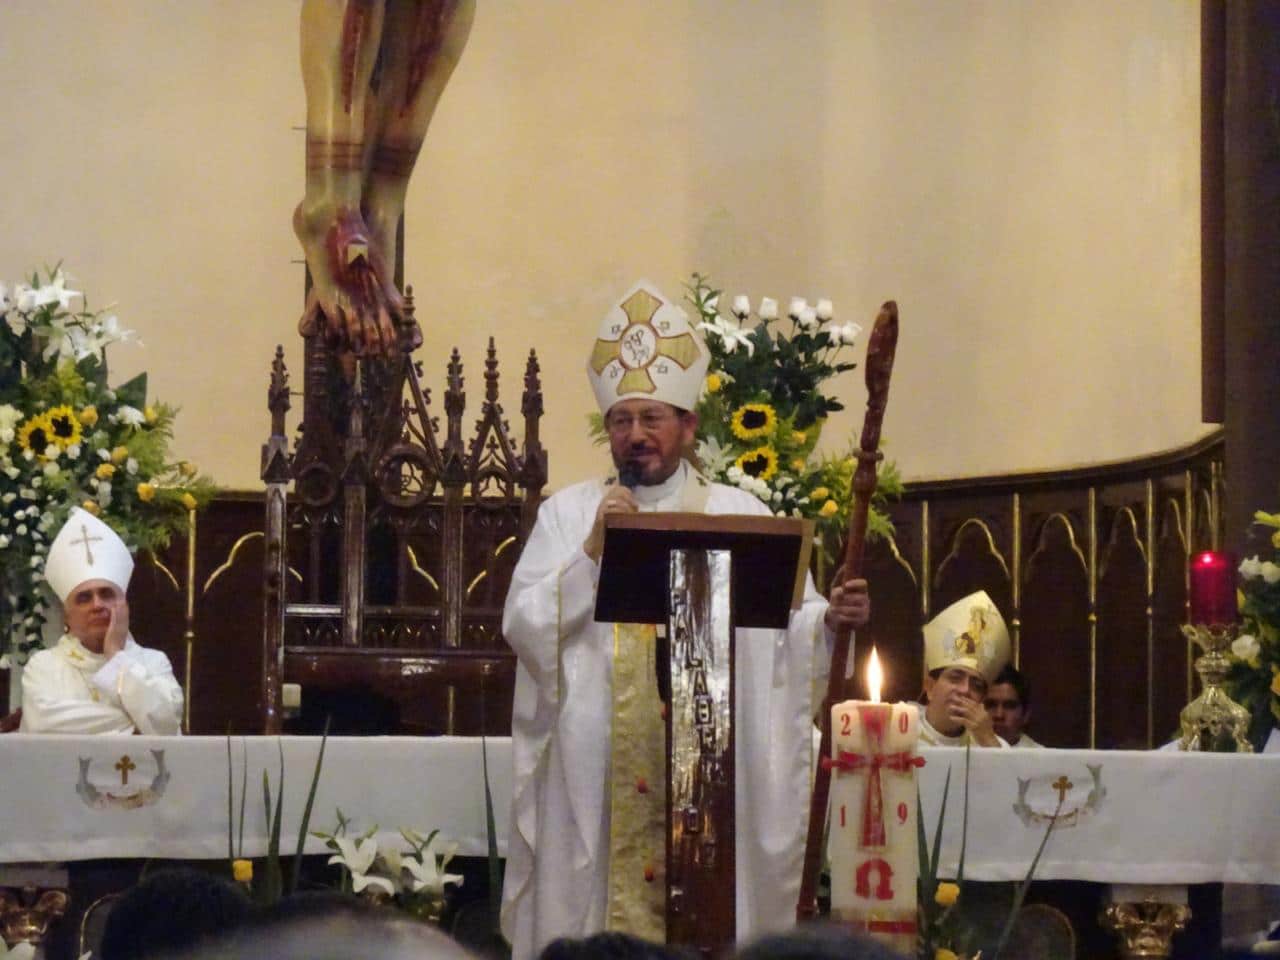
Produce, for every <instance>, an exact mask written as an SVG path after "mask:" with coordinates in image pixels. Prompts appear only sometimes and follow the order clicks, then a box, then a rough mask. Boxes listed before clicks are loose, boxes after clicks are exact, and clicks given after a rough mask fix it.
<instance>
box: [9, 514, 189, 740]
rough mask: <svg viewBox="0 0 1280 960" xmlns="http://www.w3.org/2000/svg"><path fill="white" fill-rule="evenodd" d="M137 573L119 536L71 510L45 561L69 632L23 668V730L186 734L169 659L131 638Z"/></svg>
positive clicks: (179, 698) (180, 700)
mask: <svg viewBox="0 0 1280 960" xmlns="http://www.w3.org/2000/svg"><path fill="white" fill-rule="evenodd" d="M132 575H133V557H132V556H130V554H129V549H128V548H127V547H126V546H125V545H124V541H123V540H121V539H120V537H119V536H117V535H116V532H115V531H114V530H112V529H111V528H110V527H108V526H107V525H106V524H105V523H103V522H102V521H101V520H99V519H98V518H97V517H95V516H93V515H92V514H91V513H88V512H86V511H84V510H81V509H80V508H79V507H77V508H75V509H74V510H72V512H71V516H70V517H69V518H68V519H67V522H66V524H64V525H63V527H62V529H61V530H60V531H59V532H58V535H57V537H55V538H54V541H53V543H52V545H50V547H49V556H48V559H47V561H46V563H45V580H46V581H47V582H48V584H49V587H50V588H51V589H52V590H53V593H54V595H55V596H56V597H57V598H58V600H60V601H61V602H62V616H63V621H64V622H65V624H66V633H65V634H63V636H62V639H60V640H59V641H58V645H57V646H55V647H53V648H52V649H49V650H41V651H40V652H38V653H36V654H35V655H34V656H32V658H31V660H30V661H29V662H28V663H27V665H26V666H25V667H24V668H23V671H22V726H21V728H20V731H21V732H23V733H117V734H130V733H145V734H152V735H162V734H176V733H180V732H181V730H182V688H181V687H180V686H178V682H177V680H176V679H175V678H174V676H173V667H172V666H170V664H169V658H168V657H166V656H165V655H164V654H163V653H162V652H161V651H159V650H148V649H147V648H145V647H141V646H139V645H138V644H137V642H135V641H134V639H133V637H132V636H131V635H130V633H129V604H128V602H127V601H126V600H125V591H126V590H127V589H128V587H129V578H130V577H131V576H132Z"/></svg>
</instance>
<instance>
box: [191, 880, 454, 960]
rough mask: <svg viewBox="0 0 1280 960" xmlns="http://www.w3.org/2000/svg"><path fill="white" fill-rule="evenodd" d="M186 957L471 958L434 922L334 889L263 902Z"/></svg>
mask: <svg viewBox="0 0 1280 960" xmlns="http://www.w3.org/2000/svg"><path fill="white" fill-rule="evenodd" d="M183 956H184V958H188V960H262V958H270V960H365V958H377V960H474V958H473V956H472V954H470V953H469V952H467V951H466V950H465V949H463V947H462V946H460V945H459V944H458V943H457V942H456V941H454V940H451V939H450V938H449V937H448V936H447V935H446V934H445V933H444V932H443V931H442V930H440V929H439V928H438V927H434V926H431V925H429V924H426V923H422V922H421V921H418V920H415V919H412V918H409V917H407V916H405V915H404V914H402V913H400V912H399V911H397V910H392V909H388V908H386V907H376V906H373V905H371V904H369V903H366V902H365V901H363V900H357V899H356V898H354V897H352V896H350V895H349V894H340V893H337V892H334V891H323V892H315V893H302V894H296V895H294V896H291V897H285V898H283V899H282V900H279V901H277V902H276V903H275V904H273V905H272V906H270V907H266V908H264V909H262V910H261V911H259V912H258V914H257V915H256V916H255V917H254V918H253V919H252V920H251V921H250V922H249V923H247V924H245V925H244V926H242V927H241V928H240V929H238V930H236V931H235V932H234V933H232V934H231V935H229V936H227V937H223V938H221V939H219V940H217V941H212V942H210V943H208V944H206V945H205V946H203V947H200V948H198V949H196V950H194V951H192V952H191V953H188V954H184V955H183Z"/></svg>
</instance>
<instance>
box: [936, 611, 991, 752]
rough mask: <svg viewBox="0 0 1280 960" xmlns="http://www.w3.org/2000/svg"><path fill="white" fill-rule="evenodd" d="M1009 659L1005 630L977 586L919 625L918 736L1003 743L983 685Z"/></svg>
mask: <svg viewBox="0 0 1280 960" xmlns="http://www.w3.org/2000/svg"><path fill="white" fill-rule="evenodd" d="M1008 660H1009V631H1008V628H1006V627H1005V623H1004V618H1003V617H1002V616H1001V615H1000V611H999V610H997V609H996V606H995V604H994V603H993V602H992V600H991V598H990V597H989V596H987V594H986V593H985V592H983V591H981V590H979V591H978V592H977V593H972V594H970V595H969V596H967V597H964V598H962V599H960V600H957V601H956V602H955V603H953V604H951V606H949V607H947V608H946V609H945V610H943V611H942V612H941V613H939V614H938V615H937V616H936V617H934V618H933V619H932V620H930V621H929V622H928V623H926V624H925V625H924V662H925V669H926V670H927V671H928V674H927V676H926V677H925V681H924V692H925V707H924V714H923V716H922V717H921V724H920V738H921V739H922V740H923V741H924V742H925V743H928V744H932V745H934V746H944V747H958V746H964V745H965V744H966V743H971V744H973V745H974V746H976V747H1008V746H1009V744H1008V743H1006V742H1005V740H1004V739H1003V738H1001V737H1000V736H999V735H998V734H997V733H996V731H995V729H994V727H993V725H992V720H991V715H990V714H989V713H988V712H987V709H986V707H985V706H984V705H983V698H984V697H985V696H986V693H987V688H988V687H989V686H990V685H991V683H992V681H993V679H994V678H995V676H996V675H997V674H998V673H999V672H1000V670H1001V668H1002V667H1003V666H1004V665H1005V664H1006V663H1007V662H1008Z"/></svg>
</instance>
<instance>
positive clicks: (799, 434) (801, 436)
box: [791, 430, 809, 443]
mask: <svg viewBox="0 0 1280 960" xmlns="http://www.w3.org/2000/svg"><path fill="white" fill-rule="evenodd" d="M791 439H792V441H793V442H795V443H804V442H805V441H806V440H808V439H809V435H808V434H807V433H805V432H804V431H803V430H793V431H792V432H791Z"/></svg>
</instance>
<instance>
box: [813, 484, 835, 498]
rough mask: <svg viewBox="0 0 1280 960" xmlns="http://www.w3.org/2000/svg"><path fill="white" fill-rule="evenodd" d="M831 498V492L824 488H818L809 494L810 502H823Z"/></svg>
mask: <svg viewBox="0 0 1280 960" xmlns="http://www.w3.org/2000/svg"><path fill="white" fill-rule="evenodd" d="M829 496H831V491H830V490H828V489H827V488H826V487H818V488H817V489H816V490H814V491H813V493H811V494H809V499H810V500H825V499H827V497H829Z"/></svg>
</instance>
